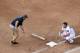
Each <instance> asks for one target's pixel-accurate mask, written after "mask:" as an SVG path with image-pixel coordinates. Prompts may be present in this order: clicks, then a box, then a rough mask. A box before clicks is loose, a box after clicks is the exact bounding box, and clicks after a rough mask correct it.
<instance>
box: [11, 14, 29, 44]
mask: <svg viewBox="0 0 80 53" xmlns="http://www.w3.org/2000/svg"><path fill="white" fill-rule="evenodd" d="M26 18H28V16H27V15H23V16H19V17H16V18H15V19H14V20H13V21H12V22H11V24H10V28H11V30H12V31H13V35H12V40H11V43H12V44H18V42H16V40H17V38H18V36H19V30H18V28H21V30H22V32H23V33H24V29H23V22H24V20H25V19H26Z"/></svg>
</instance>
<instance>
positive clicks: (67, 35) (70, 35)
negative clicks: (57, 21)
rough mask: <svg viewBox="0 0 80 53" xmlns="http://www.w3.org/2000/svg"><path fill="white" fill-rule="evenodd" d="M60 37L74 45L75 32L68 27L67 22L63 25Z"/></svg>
mask: <svg viewBox="0 0 80 53" xmlns="http://www.w3.org/2000/svg"><path fill="white" fill-rule="evenodd" d="M60 35H61V36H62V37H63V39H64V40H65V41H66V42H68V43H73V42H74V38H75V31H74V29H73V28H72V27H70V26H69V25H68V23H67V22H64V23H63V25H62V29H61V31H60Z"/></svg>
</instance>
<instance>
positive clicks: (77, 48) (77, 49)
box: [64, 47, 80, 53]
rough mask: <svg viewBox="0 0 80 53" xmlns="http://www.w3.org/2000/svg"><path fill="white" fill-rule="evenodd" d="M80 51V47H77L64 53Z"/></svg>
mask: <svg viewBox="0 0 80 53" xmlns="http://www.w3.org/2000/svg"><path fill="white" fill-rule="evenodd" d="M79 50H80V47H76V48H74V49H71V50H68V51H66V52H64V53H74V52H76V53H77V52H78V53H80V52H79Z"/></svg>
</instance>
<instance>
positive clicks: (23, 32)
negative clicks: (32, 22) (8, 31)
mask: <svg viewBox="0 0 80 53" xmlns="http://www.w3.org/2000/svg"><path fill="white" fill-rule="evenodd" d="M20 28H21V30H22V32H23V33H24V29H23V26H22V25H21V26H20Z"/></svg>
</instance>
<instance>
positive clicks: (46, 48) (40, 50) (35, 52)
mask: <svg viewBox="0 0 80 53" xmlns="http://www.w3.org/2000/svg"><path fill="white" fill-rule="evenodd" d="M78 37H80V35H78V36H76V37H75V39H76V38H78ZM63 43H65V41H61V42H59V43H57V44H58V45H60V44H63ZM56 46H57V45H56ZM54 47H55V46H54ZM49 48H51V47H43V48H41V49H38V50H36V51H34V52H32V53H40V52H43V51H45V50H48V49H49Z"/></svg>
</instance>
